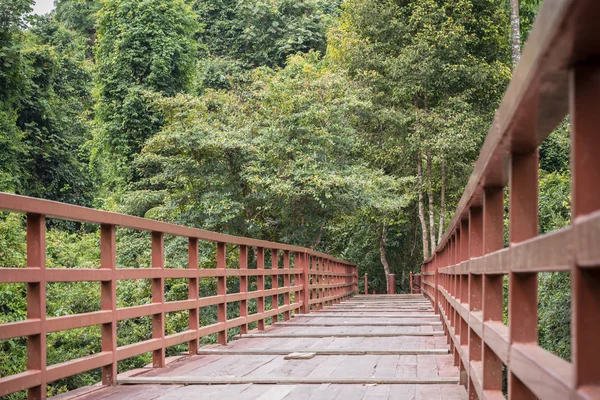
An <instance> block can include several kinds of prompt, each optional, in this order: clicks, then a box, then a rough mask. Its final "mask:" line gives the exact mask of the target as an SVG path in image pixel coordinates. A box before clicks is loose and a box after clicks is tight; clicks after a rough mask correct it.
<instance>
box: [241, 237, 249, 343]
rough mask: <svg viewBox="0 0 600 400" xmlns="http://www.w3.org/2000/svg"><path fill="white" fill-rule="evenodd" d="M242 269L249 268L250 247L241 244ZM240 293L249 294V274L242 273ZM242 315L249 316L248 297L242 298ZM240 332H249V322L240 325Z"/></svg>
mask: <svg viewBox="0 0 600 400" xmlns="http://www.w3.org/2000/svg"><path fill="white" fill-rule="evenodd" d="M240 270H241V271H243V272H246V271H247V270H248V247H247V246H244V245H241V246H240ZM240 293H246V295H247V294H248V276H246V275H240ZM240 317H242V318H247V317H248V300H246V298H244V299H242V300H240ZM240 333H241V334H244V333H248V323H247V322H244V323H243V324H242V325H240Z"/></svg>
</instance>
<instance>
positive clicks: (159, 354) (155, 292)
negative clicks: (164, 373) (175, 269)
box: [152, 232, 165, 368]
mask: <svg viewBox="0 0 600 400" xmlns="http://www.w3.org/2000/svg"><path fill="white" fill-rule="evenodd" d="M164 266H165V244H164V235H163V234H162V233H161V232H152V268H156V269H159V270H160V276H159V277H158V278H152V303H154V304H160V312H159V313H157V314H152V339H159V340H160V342H161V345H160V348H159V349H157V350H154V351H153V352H152V366H153V367H154V368H162V367H164V366H165V308H164V307H165V279H164V276H163V275H162V272H163V271H162V270H163V269H164Z"/></svg>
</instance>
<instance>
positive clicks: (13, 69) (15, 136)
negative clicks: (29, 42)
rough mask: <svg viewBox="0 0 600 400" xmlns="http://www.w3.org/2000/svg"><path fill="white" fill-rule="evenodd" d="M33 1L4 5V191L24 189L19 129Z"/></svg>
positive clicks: (0, 100) (0, 58) (0, 138)
mask: <svg viewBox="0 0 600 400" xmlns="http://www.w3.org/2000/svg"><path fill="white" fill-rule="evenodd" d="M32 5H33V1H32V0H5V1H2V2H0V190H3V191H14V190H17V189H19V188H22V187H23V182H22V180H21V179H20V177H21V175H22V169H23V167H22V165H21V162H20V160H21V158H22V157H23V155H24V154H25V150H26V148H25V146H24V145H23V143H22V140H21V139H22V132H21V131H20V130H19V129H18V128H17V126H16V120H17V116H18V105H19V101H20V100H21V98H22V97H23V96H24V94H25V92H26V90H27V81H28V77H29V69H30V67H29V60H27V57H26V55H25V54H24V52H23V41H24V35H25V34H24V32H23V28H24V27H25V15H26V14H27V13H29V12H31V10H32Z"/></svg>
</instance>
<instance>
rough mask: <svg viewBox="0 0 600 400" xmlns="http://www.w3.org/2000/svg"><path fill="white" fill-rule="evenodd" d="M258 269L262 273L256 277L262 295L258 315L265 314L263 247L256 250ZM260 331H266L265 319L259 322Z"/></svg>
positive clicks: (257, 288)
mask: <svg viewBox="0 0 600 400" xmlns="http://www.w3.org/2000/svg"><path fill="white" fill-rule="evenodd" d="M256 269H257V270H258V272H259V273H260V275H257V276H256V290H258V292H259V293H260V296H259V297H258V298H257V300H256V312H257V313H258V314H261V317H262V316H263V315H262V314H264V313H265V296H264V290H265V275H264V273H265V249H264V248H262V247H257V248H256ZM258 330H259V331H264V330H265V319H264V318H261V319H259V320H258Z"/></svg>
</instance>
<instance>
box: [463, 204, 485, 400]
mask: <svg viewBox="0 0 600 400" xmlns="http://www.w3.org/2000/svg"><path fill="white" fill-rule="evenodd" d="M482 255H483V210H482V209H481V207H471V208H470V209H469V259H471V258H475V257H480V256H482ZM482 290H483V288H482V277H481V274H473V273H471V264H470V263H469V312H479V311H481V310H482ZM481 343H482V338H480V337H479V336H478V335H477V333H476V332H475V331H474V330H473V329H472V328H471V325H470V324H469V358H468V359H469V365H467V366H466V368H467V369H468V370H469V371H470V366H471V361H475V362H480V361H481V356H482V348H481ZM467 389H468V391H469V397H470V398H472V399H475V398H477V391H476V388H475V384H474V383H473V377H472V376H471V375H470V374H469V385H468V388H467Z"/></svg>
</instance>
